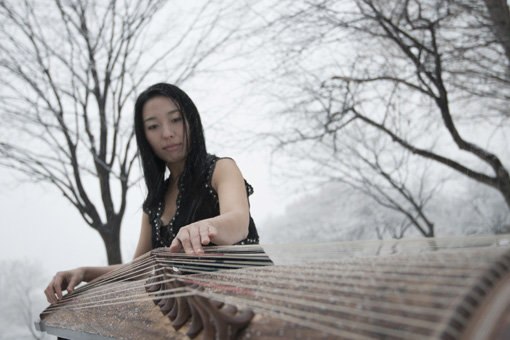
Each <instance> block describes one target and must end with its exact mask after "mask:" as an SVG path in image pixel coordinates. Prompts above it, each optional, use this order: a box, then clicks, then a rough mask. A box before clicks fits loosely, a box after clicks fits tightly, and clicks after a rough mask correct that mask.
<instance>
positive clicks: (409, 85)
mask: <svg viewBox="0 0 510 340" xmlns="http://www.w3.org/2000/svg"><path fill="white" fill-rule="evenodd" d="M293 4H295V5H294V6H293V7H292V8H293V10H289V9H288V8H290V7H289V6H288V4H285V3H284V4H281V6H282V8H285V10H282V11H281V13H280V15H279V16H277V17H276V18H275V19H269V18H268V19H267V20H266V22H264V25H265V27H266V28H267V29H268V30H269V31H271V32H272V33H273V35H272V36H271V37H270V39H268V40H270V41H271V42H277V44H278V48H277V49H276V50H277V51H280V53H281V54H279V55H278V57H279V58H280V62H277V69H276V70H277V72H278V73H277V74H278V76H280V77H285V78H286V79H289V81H288V83H291V84H292V85H291V86H289V87H288V89H287V90H286V91H280V93H279V96H280V99H281V100H287V101H290V102H291V103H292V105H291V106H290V107H288V108H286V109H284V110H282V116H283V115H284V116H285V120H286V121H285V122H283V123H282V124H286V125H285V127H284V128H285V129H286V130H287V131H290V133H286V134H282V133H277V134H276V137H277V139H278V143H277V144H278V147H279V148H288V147H289V145H294V146H295V145H297V144H299V145H300V146H299V147H292V148H291V149H288V150H291V152H293V153H298V152H300V149H301V150H303V149H304V148H303V145H306V144H307V143H308V144H313V143H315V144H314V145H315V147H316V150H319V149H321V148H324V149H325V150H326V151H325V154H326V155H328V157H329V159H327V158H326V157H324V158H323V159H322V163H320V166H321V167H324V166H325V164H327V163H328V162H329V163H334V162H335V161H336V160H338V158H341V157H345V156H346V154H347V153H348V152H346V147H348V146H349V145H351V148H350V150H348V151H349V152H350V153H351V155H354V156H355V157H354V158H357V159H358V161H361V162H364V163H365V165H367V167H366V168H365V169H363V170H362V171H358V170H359V169H356V166H355V165H353V166H350V167H349V164H347V162H351V163H353V162H352V159H349V160H348V161H344V162H343V163H342V165H343V166H344V169H348V170H349V171H343V172H342V171H338V170H337V174H338V176H334V175H333V177H336V178H341V177H342V178H346V177H347V178H349V177H348V175H349V174H351V175H352V176H356V181H357V182H358V183H361V182H359V181H360V180H361V181H364V182H363V183H365V184H366V183H369V182H371V183H372V184H375V185H376V186H375V187H373V188H374V189H376V190H378V189H377V187H379V186H380V185H381V182H380V181H378V180H375V178H376V177H374V174H372V175H369V174H370V172H367V170H370V171H374V172H375V173H377V176H378V178H382V179H384V180H385V182H386V183H387V184H389V185H390V186H391V187H393V188H394V189H395V190H396V191H397V192H400V194H401V196H402V197H406V196H407V197H409V198H411V196H409V194H408V193H406V192H407V190H408V189H407V188H406V187H405V186H402V184H403V183H402V182H400V181H396V178H395V177H394V176H393V174H394V172H391V171H388V170H386V169H387V165H386V164H385V163H384V162H381V160H382V159H385V158H386V159H388V158H391V157H394V156H395V155H397V154H398V153H400V154H404V153H410V154H412V155H414V156H417V157H414V158H413V162H417V159H419V158H423V159H427V160H430V161H432V162H433V163H436V164H441V165H443V166H446V167H448V168H449V169H452V170H454V171H455V172H456V173H457V174H460V175H463V176H467V177H468V178H470V179H472V180H475V181H478V182H480V183H483V184H485V185H488V186H490V187H492V188H494V189H496V190H498V192H499V193H500V194H501V195H502V197H503V198H504V200H505V201H506V204H507V206H508V208H509V209H510V176H509V173H508V169H507V168H506V167H505V164H504V163H503V161H502V160H501V159H500V157H498V156H497V154H496V152H495V151H492V150H491V149H490V147H488V145H489V143H488V142H485V143H484V142H483V141H484V140H485V141H489V140H490V138H491V137H492V133H491V132H489V131H491V130H492V131H496V132H497V131H501V129H502V128H504V127H506V126H508V117H509V115H508V107H509V102H510V82H509V79H510V78H509V74H510V73H509V72H508V70H509V65H510V59H509V58H508V54H507V51H508V43H509V40H508V32H509V31H508V29H507V28H508V24H509V22H510V12H509V10H508V5H507V4H506V2H505V1H485V3H480V2H475V1H454V0H453V1H443V0H437V1H421V0H402V1H378V0H352V1H350V0H346V1H341V0H317V1H303V2H298V3H296V2H294V3H293ZM259 13H261V11H259ZM273 17H274V16H273ZM473 122H474V123H476V124H478V126H479V129H478V135H477V137H478V139H477V141H476V142H473V141H469V140H468V139H467V138H465V137H464V136H463V134H462V132H461V131H462V129H463V128H466V126H467V125H468V124H471V123H473ZM471 128H472V127H471ZM498 129H499V130H498ZM356 134H358V135H359V136H360V138H358V139H357V140H353V141H354V142H355V143H358V144H359V143H361V142H362V140H363V139H367V138H368V139H375V140H376V141H377V142H378V143H382V144H385V143H386V142H385V141H389V142H391V143H392V144H394V145H395V146H396V147H397V148H396V149H394V150H392V151H391V150H389V149H388V152H384V153H381V154H377V155H375V154H373V152H372V151H373V150H375V149H372V150H371V149H370V148H368V149H365V150H363V151H361V152H359V148H357V147H354V146H353V145H355V144H349V143H346V142H345V139H346V136H353V135H356ZM273 136H274V135H273ZM319 145H320V147H319ZM306 150H307V151H308V153H303V152H302V153H301V154H302V155H304V157H305V158H310V154H314V152H315V151H310V149H306ZM353 150H354V151H356V150H358V151H357V153H356V152H353ZM399 150H400V151H399ZM334 155H338V157H335V156H334ZM375 156H377V157H375ZM397 158H398V156H397ZM404 158H405V157H404ZM353 164H355V163H353ZM416 164H418V163H416ZM416 169H417V167H414V170H413V171H415V170H416ZM396 170H397V169H393V171H396ZM332 173H333V174H334V173H335V172H334V170H333V171H332ZM414 173H416V172H414ZM434 190H435V189H429V190H428V192H429V193H430V192H434ZM371 195H372V196H373V194H371ZM424 197H425V198H426V197H428V196H427V195H425V196H424ZM413 201H414V198H412V199H411V200H408V203H410V204H411V206H416V207H417V208H419V209H418V210H414V212H415V213H416V214H417V215H415V216H419V215H420V210H421V211H423V209H422V207H420V206H421V204H420V203H417V201H414V203H413ZM425 201H426V200H425ZM383 202H384V203H383ZM381 203H383V205H387V204H391V201H390V200H389V197H387V198H384V199H383V200H381ZM404 214H405V213H404ZM411 216H412V215H409V218H411ZM411 221H412V219H411ZM423 223H425V224H424V225H425V226H427V228H430V227H432V226H433V224H432V222H431V221H428V222H427V221H426V220H423ZM427 228H423V230H427ZM429 230H433V229H429ZM423 234H424V235H426V234H428V232H425V233H423Z"/></svg>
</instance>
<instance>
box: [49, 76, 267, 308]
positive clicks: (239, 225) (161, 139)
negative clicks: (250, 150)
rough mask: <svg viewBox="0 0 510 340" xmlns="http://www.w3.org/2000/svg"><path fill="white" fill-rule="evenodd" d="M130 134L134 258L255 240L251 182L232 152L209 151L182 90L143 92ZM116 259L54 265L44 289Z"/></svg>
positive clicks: (165, 87)
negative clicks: (140, 188) (142, 186)
mask: <svg viewBox="0 0 510 340" xmlns="http://www.w3.org/2000/svg"><path fill="white" fill-rule="evenodd" d="M135 133H136V140H137V143H138V149H139V153H140V157H141V160H142V167H143V172H144V178H145V183H146V185H147V189H148V192H147V197H146V199H145V201H144V203H143V211H144V213H143V217H142V228H141V232H140V238H139V240H138V246H137V248H136V251H135V255H134V257H135V258H136V257H138V256H140V255H142V254H144V253H146V252H148V251H150V250H151V249H153V248H157V247H163V246H167V247H170V252H172V253H173V252H178V251H184V252H186V253H187V254H197V255H199V254H203V252H204V251H203V246H207V245H211V244H216V245H228V244H255V243H258V234H257V230H256V228H255V224H254V223H253V219H252V218H251V216H250V211H249V202H248V196H249V195H250V194H251V193H252V192H253V189H252V188H251V186H250V185H249V184H248V183H246V181H245V180H244V179H243V176H242V174H241V172H240V171H239V169H238V168H237V166H236V164H235V162H234V161H233V160H232V159H230V158H222V159H219V158H218V157H216V156H213V155H209V154H207V152H206V147H205V139H204V133H203V129H202V123H201V121H200V116H199V114H198V111H197V108H196V107H195V104H193V102H192V101H191V99H190V98H189V97H188V95H187V94H186V93H185V92H184V91H182V90H181V89H179V88H178V87H176V86H174V85H170V84H164V83H160V84H155V85H153V86H151V87H149V88H148V89H147V90H145V91H144V92H143V93H141V94H140V95H139V97H138V99H137V101H136V104H135ZM167 170H168V172H169V176H168V177H167V179H166V180H165V172H166V171H167ZM118 266H120V265H113V266H106V267H80V268H76V269H73V270H69V271H64V272H58V273H57V274H56V275H55V277H54V278H53V280H52V281H51V282H50V284H49V285H48V287H47V288H46V290H45V291H44V292H45V294H46V297H47V299H48V302H50V303H56V302H57V301H58V300H60V299H61V298H62V290H67V291H68V292H72V291H73V290H74V287H76V285H78V284H79V283H80V282H82V281H85V282H88V281H91V280H93V279H95V278H96V277H98V276H100V275H103V274H105V273H108V272H110V271H112V270H114V269H115V268H118Z"/></svg>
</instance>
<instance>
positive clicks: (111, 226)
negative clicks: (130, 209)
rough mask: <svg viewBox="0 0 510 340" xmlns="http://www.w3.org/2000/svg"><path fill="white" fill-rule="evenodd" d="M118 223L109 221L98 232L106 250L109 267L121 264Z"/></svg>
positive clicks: (117, 221)
mask: <svg viewBox="0 0 510 340" xmlns="http://www.w3.org/2000/svg"><path fill="white" fill-rule="evenodd" d="M120 223H121V221H120V220H117V219H114V220H111V221H109V222H108V223H107V224H105V225H104V226H103V228H101V230H102V231H100V232H99V234H100V235H101V238H102V239H103V242H104V245H105V248H106V256H107V257H108V264H109V265H112V264H119V263H122V255H121V253H120Z"/></svg>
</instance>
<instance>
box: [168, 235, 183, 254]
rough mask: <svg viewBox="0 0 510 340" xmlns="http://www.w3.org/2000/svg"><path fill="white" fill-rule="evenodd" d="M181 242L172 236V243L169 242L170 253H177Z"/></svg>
mask: <svg viewBox="0 0 510 340" xmlns="http://www.w3.org/2000/svg"><path fill="white" fill-rule="evenodd" d="M181 248H182V247H181V242H180V241H179V239H178V238H174V240H173V241H172V243H171V244H170V253H177V252H178V251H179V250H181Z"/></svg>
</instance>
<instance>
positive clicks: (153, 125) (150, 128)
mask: <svg viewBox="0 0 510 340" xmlns="http://www.w3.org/2000/svg"><path fill="white" fill-rule="evenodd" d="M157 127H158V125H157V124H152V125H149V126H147V130H154V129H155V128H157Z"/></svg>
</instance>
